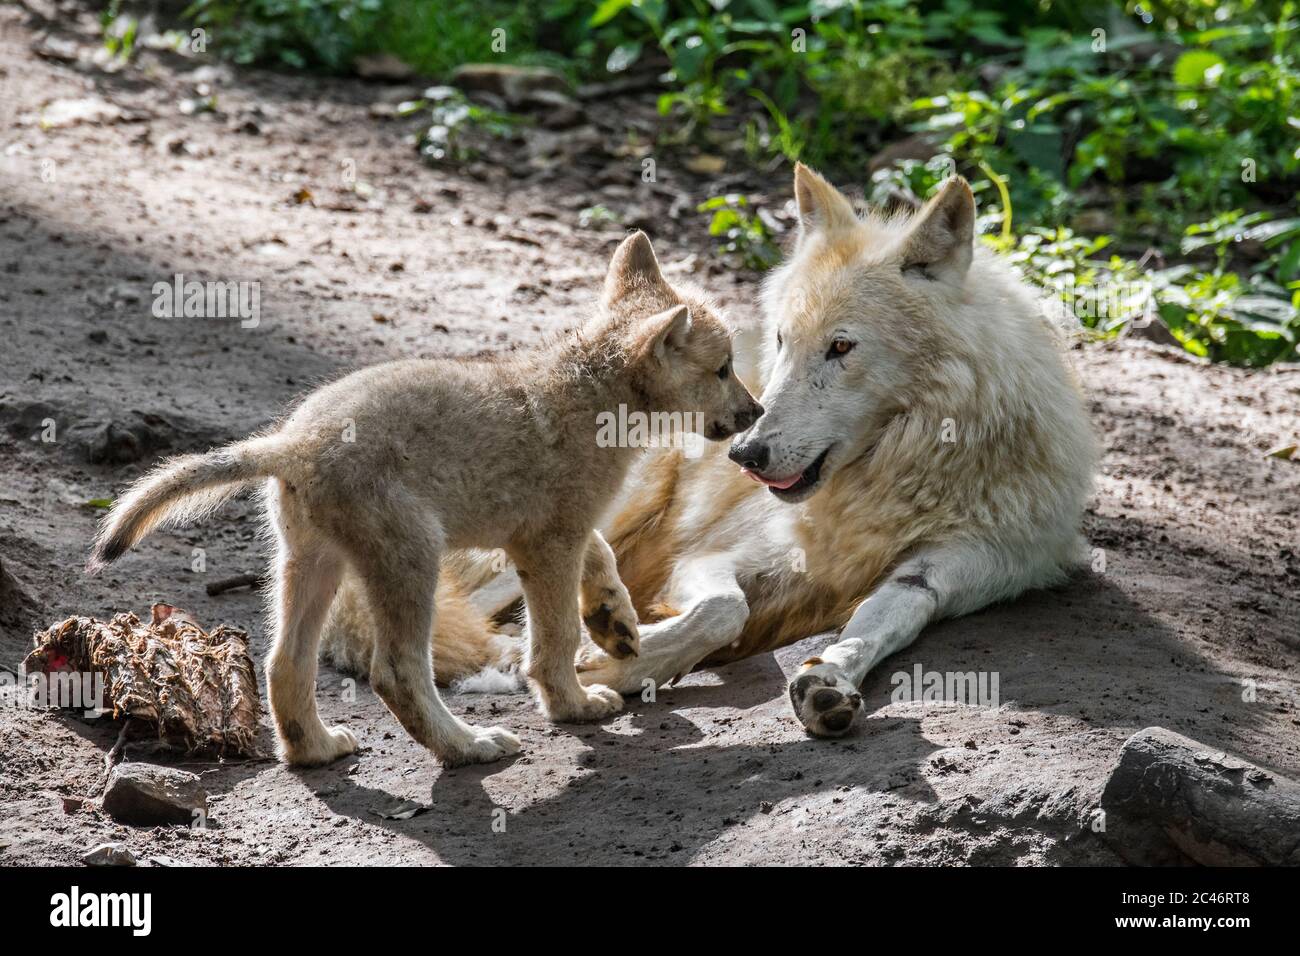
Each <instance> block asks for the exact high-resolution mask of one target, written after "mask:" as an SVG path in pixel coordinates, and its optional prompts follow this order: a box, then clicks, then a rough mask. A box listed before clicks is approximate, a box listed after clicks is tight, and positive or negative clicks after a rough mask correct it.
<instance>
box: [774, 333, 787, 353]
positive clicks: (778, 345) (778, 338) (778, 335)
mask: <svg viewBox="0 0 1300 956" xmlns="http://www.w3.org/2000/svg"><path fill="white" fill-rule="evenodd" d="M783 345H785V340H784V339H783V338H781V333H780V332H778V333H776V348H777V351H778V352H779V351H780V350H781V346H783Z"/></svg>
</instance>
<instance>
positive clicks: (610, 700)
mask: <svg viewBox="0 0 1300 956" xmlns="http://www.w3.org/2000/svg"><path fill="white" fill-rule="evenodd" d="M622 709H623V695H622V694H620V693H619V692H618V691H616V690H611V689H610V688H608V687H606V686H605V685H604V684H591V685H589V686H587V687H583V688H581V693H580V694H575V695H573V696H565V697H564V698H563V699H558V700H557V699H555V698H551V699H549V700H548V701H546V702H545V703H543V705H542V710H543V711H544V712H545V713H546V716H548V717H550V718H551V720H553V721H555V722H557V723H566V724H568V723H572V724H581V723H588V722H590V721H594V720H604V719H605V718H606V717H608V716H609V715H610V714H616V713H618V712H619V711H620V710H622Z"/></svg>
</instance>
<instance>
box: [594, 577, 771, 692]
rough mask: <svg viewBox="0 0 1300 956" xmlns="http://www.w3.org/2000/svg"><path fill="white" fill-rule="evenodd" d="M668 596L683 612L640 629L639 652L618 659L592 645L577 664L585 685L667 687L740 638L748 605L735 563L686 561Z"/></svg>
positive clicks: (632, 689) (636, 689)
mask: <svg viewBox="0 0 1300 956" xmlns="http://www.w3.org/2000/svg"><path fill="white" fill-rule="evenodd" d="M673 582H674V583H673V586H672V588H671V590H670V594H669V596H670V597H671V599H672V601H673V602H674V603H675V604H678V605H679V606H682V607H683V608H684V610H683V611H682V613H681V614H679V615H677V616H676V617H670V618H668V619H667V620H664V621H660V622H659V623H657V624H646V625H644V626H643V627H642V628H641V652H640V654H639V655H637V656H636V657H633V658H627V659H624V660H616V659H614V658H612V657H610V656H608V655H607V654H604V653H602V652H601V651H599V650H597V649H596V648H595V647H594V646H592V645H588V646H587V647H585V648H584V653H583V655H582V658H581V659H580V660H579V662H578V670H579V676H580V678H581V680H582V682H583V683H584V684H586V683H601V684H607V685H609V686H610V687H613V688H614V689H615V690H617V691H618V692H619V693H622V694H639V693H641V691H642V690H644V689H645V687H646V686H647V682H648V683H650V684H653V685H655V686H660V685H663V684H667V683H668V682H670V681H672V680H673V679H675V678H677V677H680V676H681V675H683V674H686V673H689V672H690V671H691V669H692V668H694V667H695V665H696V664H698V663H699V662H700V661H702V660H704V658H706V657H708V656H709V655H710V654H712V653H714V652H715V651H720V650H722V648H724V647H726V646H727V645H728V644H730V643H731V642H732V641H734V640H736V639H737V638H738V637H740V635H741V632H742V631H743V630H744V629H745V622H746V621H747V620H748V618H749V602H748V601H746V600H745V593H744V591H742V590H741V589H740V584H739V583H738V582H737V580H736V570H735V562H734V559H733V558H732V557H731V556H730V555H728V554H715V555H709V556H707V557H702V558H696V559H695V560H693V561H689V562H685V563H683V564H682V565H681V566H680V567H678V569H677V571H676V572H675V573H674V575H673Z"/></svg>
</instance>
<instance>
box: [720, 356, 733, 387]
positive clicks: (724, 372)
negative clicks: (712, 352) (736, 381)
mask: <svg viewBox="0 0 1300 956" xmlns="http://www.w3.org/2000/svg"><path fill="white" fill-rule="evenodd" d="M730 374H731V359H727V360H726V361H725V362H723V363H722V368H720V369H718V378H720V379H722V380H723V381H724V382H725V381H726V380H727V376H728V375H730Z"/></svg>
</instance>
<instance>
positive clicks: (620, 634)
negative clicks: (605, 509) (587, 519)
mask: <svg viewBox="0 0 1300 956" xmlns="http://www.w3.org/2000/svg"><path fill="white" fill-rule="evenodd" d="M581 601H582V606H581V610H582V622H583V623H584V624H586V625H587V633H588V634H590V635H591V639H592V640H593V641H594V642H595V643H596V646H598V647H599V648H600V649H601V650H603V651H604V652H605V653H606V654H608V655H609V656H610V657H614V658H617V659H619V660H623V659H625V658H628V657H636V656H637V654H638V653H640V650H641V634H640V632H639V631H638V630H637V617H636V608H635V607H633V606H632V595H630V594H628V592H627V588H626V587H624V585H623V581H622V579H621V578H619V576H618V562H617V561H616V560H615V559H614V551H613V549H612V548H610V546H609V543H608V542H607V541H606V540H605V539H604V537H603V536H602V535H601V533H600V532H599V531H596V530H593V531H592V532H591V534H590V535H589V536H588V538H587V550H586V553H585V555H584V557H583V564H582V591H581Z"/></svg>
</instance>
